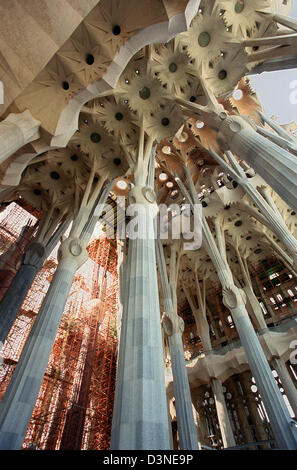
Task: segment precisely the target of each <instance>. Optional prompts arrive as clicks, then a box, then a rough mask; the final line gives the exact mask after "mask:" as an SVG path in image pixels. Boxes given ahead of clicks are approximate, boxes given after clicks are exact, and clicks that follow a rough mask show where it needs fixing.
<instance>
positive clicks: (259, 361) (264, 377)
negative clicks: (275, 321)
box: [231, 305, 297, 450]
mask: <svg viewBox="0 0 297 470" xmlns="http://www.w3.org/2000/svg"><path fill="white" fill-rule="evenodd" d="M231 312H232V317H233V320H234V323H235V326H236V328H237V331H238V334H239V337H240V340H241V343H242V346H243V349H244V351H245V353H246V356H247V359H248V362H249V365H250V368H251V371H252V374H253V376H254V377H255V381H256V384H257V386H258V388H259V391H260V394H261V397H262V400H263V403H264V405H265V408H266V411H267V414H268V416H269V419H270V423H271V427H272V429H273V433H274V436H275V439H276V442H277V444H278V447H279V448H280V449H288V450H289V449H290V450H293V449H297V441H296V435H295V434H294V430H293V428H292V426H291V424H290V423H291V418H290V415H289V412H288V409H287V407H286V404H285V402H284V399H283V397H282V394H281V393H280V391H279V388H278V386H277V383H276V381H275V379H274V377H273V375H272V372H271V369H270V367H269V364H268V361H267V359H266V357H265V355H264V352H263V349H262V347H261V344H260V342H259V339H258V337H257V335H256V333H255V330H254V328H253V326H252V324H251V321H250V319H249V317H248V314H247V312H246V310H245V308H244V306H243V305H239V306H238V307H235V308H233V309H232V310H231Z"/></svg>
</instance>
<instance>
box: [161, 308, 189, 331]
mask: <svg viewBox="0 0 297 470" xmlns="http://www.w3.org/2000/svg"><path fill="white" fill-rule="evenodd" d="M161 322H162V326H163V328H164V331H165V333H166V334H167V335H168V336H172V335H174V334H176V333H179V334H180V335H182V334H183V332H184V328H185V323H184V320H183V319H182V318H181V317H180V316H179V315H177V313H176V312H165V313H164V314H163V316H162V320H161Z"/></svg>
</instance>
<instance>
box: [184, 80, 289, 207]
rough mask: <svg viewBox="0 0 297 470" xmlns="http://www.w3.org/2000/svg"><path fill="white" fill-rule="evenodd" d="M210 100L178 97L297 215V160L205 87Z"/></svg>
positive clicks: (252, 122) (193, 115)
mask: <svg viewBox="0 0 297 470" xmlns="http://www.w3.org/2000/svg"><path fill="white" fill-rule="evenodd" d="M205 92H206V93H207V95H208V98H209V100H210V103H211V104H210V105H209V106H208V107H203V106H201V105H198V104H196V103H191V102H189V101H185V100H183V99H181V98H176V101H177V102H178V103H179V104H181V105H182V106H183V107H185V108H186V110H185V112H186V114H187V115H189V116H191V117H192V118H194V119H199V120H202V121H203V122H204V123H205V124H207V125H208V126H210V127H211V128H212V129H214V130H216V131H217V132H218V134H217V142H218V145H219V147H220V149H221V150H222V151H223V152H225V151H227V150H231V152H233V153H235V154H236V155H237V156H238V157H240V158H241V159H243V160H245V161H246V162H247V163H248V164H249V165H250V166H251V167H252V168H253V169H254V170H255V171H256V172H257V173H258V174H259V175H260V176H262V178H263V179H264V181H266V182H267V183H268V184H269V186H271V187H272V188H273V189H274V191H276V192H277V193H278V194H279V195H280V196H281V198H283V200H284V201H285V202H286V203H287V204H288V205H289V206H290V207H291V208H292V209H293V210H294V211H295V212H297V191H296V181H297V159H296V157H295V156H294V155H293V154H292V153H290V152H288V151H287V150H285V149H283V148H281V147H280V146H278V145H277V144H275V143H273V142H271V141H270V140H269V139H267V138H266V137H263V136H262V135H259V134H258V133H257V126H256V124H255V123H254V121H253V120H252V119H249V118H246V119H244V118H243V117H241V116H230V115H228V114H227V113H226V111H225V109H224V108H223V106H221V105H219V104H218V102H217V100H216V98H215V96H214V95H213V94H212V92H211V91H210V90H208V89H207V88H205Z"/></svg>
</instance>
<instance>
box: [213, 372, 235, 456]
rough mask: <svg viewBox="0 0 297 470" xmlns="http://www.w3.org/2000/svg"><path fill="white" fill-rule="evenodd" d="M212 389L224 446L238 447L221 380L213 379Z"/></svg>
mask: <svg viewBox="0 0 297 470" xmlns="http://www.w3.org/2000/svg"><path fill="white" fill-rule="evenodd" d="M211 388H212V391H213V395H214V399H215V403H216V410H217V415H218V420H219V424H220V431H221V435H222V439H223V444H224V447H225V448H228V447H233V446H235V445H236V442H235V439H234V434H233V431H232V427H231V423H230V419H229V415H228V410H227V406H226V402H225V397H224V392H223V386H222V383H221V381H220V380H219V379H217V378H212V379H211Z"/></svg>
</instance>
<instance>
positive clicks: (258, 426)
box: [239, 371, 267, 448]
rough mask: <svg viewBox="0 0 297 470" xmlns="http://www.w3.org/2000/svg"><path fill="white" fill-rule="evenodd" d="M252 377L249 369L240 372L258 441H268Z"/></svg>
mask: <svg viewBox="0 0 297 470" xmlns="http://www.w3.org/2000/svg"><path fill="white" fill-rule="evenodd" d="M251 377H252V376H251V373H250V372H249V371H246V372H243V373H242V374H240V376H239V380H240V384H241V386H242V390H243V393H244V398H245V400H246V404H247V407H248V410H249V414H250V417H251V420H252V422H253V424H254V428H255V432H256V435H257V439H258V441H266V440H267V434H266V432H265V429H264V426H263V422H262V419H261V417H260V415H259V412H258V407H257V403H256V401H255V395H254V394H253V392H252V390H251V385H252V381H251ZM265 447H266V446H265ZM266 448H267V447H266Z"/></svg>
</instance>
